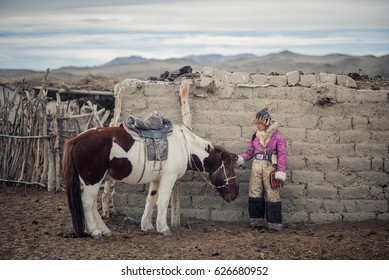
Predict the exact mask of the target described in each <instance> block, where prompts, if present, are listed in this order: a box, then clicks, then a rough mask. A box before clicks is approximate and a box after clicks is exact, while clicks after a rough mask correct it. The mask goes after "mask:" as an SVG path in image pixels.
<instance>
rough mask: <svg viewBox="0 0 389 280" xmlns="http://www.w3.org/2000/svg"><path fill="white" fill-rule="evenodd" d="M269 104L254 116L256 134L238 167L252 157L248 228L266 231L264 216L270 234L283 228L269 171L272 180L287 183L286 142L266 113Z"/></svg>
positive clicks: (278, 191)
mask: <svg viewBox="0 0 389 280" xmlns="http://www.w3.org/2000/svg"><path fill="white" fill-rule="evenodd" d="M269 105H270V102H266V103H265V108H264V109H262V110H260V111H259V112H257V113H256V114H254V116H253V123H254V124H255V125H256V128H257V131H256V133H254V135H253V136H252V138H251V140H250V144H249V146H248V149H247V151H246V152H245V153H243V154H240V155H239V158H238V162H237V163H238V164H239V165H241V164H243V163H244V162H245V161H248V160H251V159H252V158H253V163H252V168H251V177H250V183H249V216H250V225H251V226H252V228H253V229H255V230H262V229H264V228H265V226H266V225H265V224H266V223H265V215H266V221H267V229H268V231H269V232H275V231H279V230H281V228H282V213H281V197H280V188H272V186H271V184H270V176H271V172H272V171H274V170H276V173H275V179H277V180H281V181H285V180H286V173H285V169H286V163H287V153H286V142H285V138H284V137H283V136H282V134H281V132H280V131H279V130H278V126H279V124H278V122H276V121H275V120H272V118H271V116H270V114H269V113H268V108H269Z"/></svg>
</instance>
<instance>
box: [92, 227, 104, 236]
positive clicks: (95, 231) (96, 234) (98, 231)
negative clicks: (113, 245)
mask: <svg viewBox="0 0 389 280" xmlns="http://www.w3.org/2000/svg"><path fill="white" fill-rule="evenodd" d="M90 235H91V236H92V237H94V238H100V237H102V236H103V234H102V233H101V231H100V230H97V229H95V230H94V231H93V232H92V233H91V234H90Z"/></svg>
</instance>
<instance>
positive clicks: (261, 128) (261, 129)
mask: <svg viewBox="0 0 389 280" xmlns="http://www.w3.org/2000/svg"><path fill="white" fill-rule="evenodd" d="M256 126H257V130H258V131H261V132H262V131H266V130H267V125H264V124H263V123H258V124H256Z"/></svg>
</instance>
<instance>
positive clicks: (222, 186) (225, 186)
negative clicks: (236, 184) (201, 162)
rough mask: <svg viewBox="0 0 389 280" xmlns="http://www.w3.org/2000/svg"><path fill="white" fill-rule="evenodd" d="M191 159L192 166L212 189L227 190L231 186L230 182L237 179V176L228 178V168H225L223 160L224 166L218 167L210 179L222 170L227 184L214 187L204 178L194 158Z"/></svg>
mask: <svg viewBox="0 0 389 280" xmlns="http://www.w3.org/2000/svg"><path fill="white" fill-rule="evenodd" d="M190 159H191V162H192V163H191V165H194V166H195V167H196V169H197V171H198V172H199V173H200V175H201V177H203V179H204V181H205V182H206V183H207V184H208V185H210V186H212V187H213V188H215V189H221V188H227V187H228V186H229V185H230V182H229V181H230V180H234V179H235V178H236V176H233V177H227V172H226V168H225V166H224V160H222V164H221V165H220V166H219V167H218V169H216V171H215V172H213V173H212V175H211V176H210V177H213V176H214V175H215V174H216V173H217V172H218V171H219V170H220V169H221V168H222V170H223V173H224V177H225V179H224V182H225V184H224V185H221V186H215V185H213V184H212V183H211V182H209V180H208V179H207V178H206V177H205V176H204V174H203V172H202V171H201V170H200V169H199V168H198V167H197V165H196V163H195V162H194V160H193V158H192V157H191V158H190ZM227 190H228V188H227Z"/></svg>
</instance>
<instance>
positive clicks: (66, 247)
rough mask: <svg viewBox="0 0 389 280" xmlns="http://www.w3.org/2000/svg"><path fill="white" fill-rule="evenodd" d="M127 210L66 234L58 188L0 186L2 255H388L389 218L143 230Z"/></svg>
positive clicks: (190, 224)
mask: <svg viewBox="0 0 389 280" xmlns="http://www.w3.org/2000/svg"><path fill="white" fill-rule="evenodd" d="M124 218H125V217H124V216H121V215H118V216H115V217H113V218H110V219H108V220H106V224H107V226H108V227H109V228H110V229H111V230H112V233H113V234H112V236H111V237H102V238H99V239H95V238H92V237H87V238H69V237H66V236H69V233H71V232H72V224H71V217H70V212H69V210H68V207H67V201H66V195H65V192H63V191H58V192H48V191H47V190H45V189H43V188H41V187H34V186H1V185H0V259H2V260H30V259H40V260H45V259H46V260H47V259H66V260H78V259H80V260H96V259H97V260H132V259H134V260H135V259H136V260H146V259H147V260H150V259H151V260H152V259H155V260H157V259H158V260H171V259H173V260H174V259H177V260H196V259H200V260H213V259H223V260H225V259H236V260H238V259H243V260H251V259H260V260H261V259H266V260H294V259H299V260H316V259H326V260H354V259H359V260H380V259H385V260H388V259H389V223H388V222H387V221H380V220H367V221H362V222H345V223H332V224H322V225H314V224H289V225H285V228H284V230H282V231H281V232H277V233H268V232H263V233H261V232H256V231H253V230H251V229H250V228H249V226H248V223H247V221H241V222H234V223H223V222H215V221H202V220H189V221H182V225H181V226H180V227H178V228H174V229H172V232H173V235H172V236H163V235H161V234H158V233H151V234H148V233H144V232H142V231H141V229H140V226H139V225H127V224H125V223H124Z"/></svg>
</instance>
